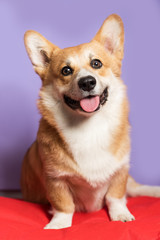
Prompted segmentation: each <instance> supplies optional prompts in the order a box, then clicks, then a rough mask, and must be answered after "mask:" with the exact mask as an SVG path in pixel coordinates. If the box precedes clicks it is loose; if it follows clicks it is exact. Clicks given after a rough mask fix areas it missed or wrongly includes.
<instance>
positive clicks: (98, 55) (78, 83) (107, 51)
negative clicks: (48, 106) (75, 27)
mask: <svg viewBox="0 0 160 240" xmlns="http://www.w3.org/2000/svg"><path fill="white" fill-rule="evenodd" d="M123 42H124V31H123V23H122V21H121V19H120V17H119V16H117V15H111V16H109V17H108V18H107V19H106V20H105V22H104V23H103V25H102V27H101V28H100V30H99V31H98V33H97V34H96V36H95V37H94V39H93V40H92V41H91V42H90V43H85V44H82V45H79V46H76V47H71V48H65V49H60V48H58V47H57V46H55V45H53V44H52V43H50V42H49V41H48V40H46V39H45V38H44V37H43V36H42V35H40V34H39V33H37V32H35V31H28V32H26V34H25V46H26V49H27V52H28V54H29V57H30V59H31V61H32V64H33V66H34V69H35V71H36V72H37V73H38V74H39V75H40V77H41V79H42V83H43V87H44V88H45V87H47V86H49V87H50V89H52V90H51V91H52V96H53V99H54V101H57V102H59V101H61V102H62V103H63V106H64V108H66V109H68V111H74V112H76V113H77V114H82V115H85V116H90V115H91V113H92V114H93V113H94V112H97V111H99V110H100V109H101V108H102V107H103V105H104V104H105V103H106V101H107V100H108V98H109V94H110V91H111V90H110V89H112V88H115V87H116V86H118V85H119V84H122V83H121V80H120V79H119V77H120V74H121V61H122V58H123Z"/></svg>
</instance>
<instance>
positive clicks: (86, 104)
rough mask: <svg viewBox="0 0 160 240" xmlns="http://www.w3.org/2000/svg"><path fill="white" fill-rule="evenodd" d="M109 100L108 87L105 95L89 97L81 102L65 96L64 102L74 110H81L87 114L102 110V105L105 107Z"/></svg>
mask: <svg viewBox="0 0 160 240" xmlns="http://www.w3.org/2000/svg"><path fill="white" fill-rule="evenodd" d="M107 98H108V87H106V88H105V89H104V91H103V93H102V94H101V95H100V96H99V95H93V96H92V95H89V96H88V97H85V98H82V99H81V100H80V101H77V100H74V99H71V98H70V97H68V96H66V95H64V102H65V103H66V104H67V105H68V106H69V107H70V108H72V109H73V110H76V109H79V110H81V111H83V112H86V113H92V112H95V111H97V110H99V109H100V106H101V105H104V104H105V102H106V101H107Z"/></svg>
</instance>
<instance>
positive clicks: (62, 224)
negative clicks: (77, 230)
mask: <svg viewBox="0 0 160 240" xmlns="http://www.w3.org/2000/svg"><path fill="white" fill-rule="evenodd" d="M67 227H71V223H67V222H65V221H64V222H61V221H52V222H50V223H48V224H47V225H46V226H45V227H44V229H62V228H67Z"/></svg>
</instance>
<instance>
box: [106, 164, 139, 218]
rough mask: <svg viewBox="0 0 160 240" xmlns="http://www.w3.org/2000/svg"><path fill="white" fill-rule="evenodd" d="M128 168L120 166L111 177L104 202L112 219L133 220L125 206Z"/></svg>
mask: <svg viewBox="0 0 160 240" xmlns="http://www.w3.org/2000/svg"><path fill="white" fill-rule="evenodd" d="M127 179H128V169H127V168H122V169H121V170H120V171H118V172H117V173H116V174H115V175H114V176H113V178H112V180H111V184H110V186H109V189H108V192H107V194H106V204H107V207H108V211H109V215H110V219H111V220H112V221H122V222H128V221H132V220H134V216H133V215H132V214H131V213H130V212H129V210H128V208H127V206H126V196H125V195H126V184H127Z"/></svg>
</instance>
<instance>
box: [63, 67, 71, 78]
mask: <svg viewBox="0 0 160 240" xmlns="http://www.w3.org/2000/svg"><path fill="white" fill-rule="evenodd" d="M61 73H62V74H63V76H68V75H71V74H72V73H73V69H72V68H71V67H69V66H65V67H63V68H62V70H61Z"/></svg>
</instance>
